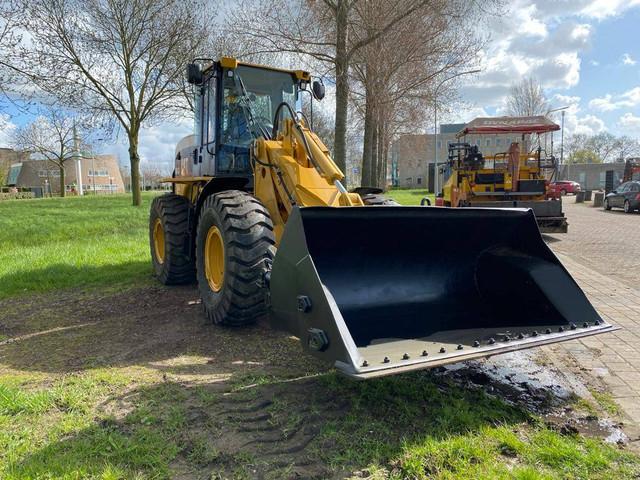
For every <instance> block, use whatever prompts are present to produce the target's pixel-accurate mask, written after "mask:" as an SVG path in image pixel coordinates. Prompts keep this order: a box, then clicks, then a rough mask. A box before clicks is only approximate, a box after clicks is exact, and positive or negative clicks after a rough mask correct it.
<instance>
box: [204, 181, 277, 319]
mask: <svg viewBox="0 0 640 480" xmlns="http://www.w3.org/2000/svg"><path fill="white" fill-rule="evenodd" d="M275 250H276V249H275V236H274V234H273V223H272V222H271V218H270V216H269V212H268V211H267V209H266V208H265V207H264V205H262V203H260V201H259V200H258V199H257V198H255V197H254V196H253V195H250V194H248V193H246V192H242V191H239V190H228V191H224V192H220V193H217V194H215V195H211V196H210V197H208V198H207V199H206V200H205V201H204V204H203V206H202V210H201V212H200V218H199V220H198V233H197V236H196V265H197V277H198V288H199V290H200V296H201V298H202V305H203V307H204V310H205V313H206V314H207V317H208V318H209V319H210V320H211V321H212V322H213V323H218V324H223V325H232V326H240V325H247V324H251V323H254V322H255V321H256V320H258V319H259V318H260V317H262V316H264V315H265V314H266V310H267V308H266V295H265V291H264V289H263V288H261V287H260V286H259V282H261V280H262V278H263V276H264V273H265V272H266V271H267V268H268V263H270V262H271V261H272V260H273V257H274V255H275Z"/></svg>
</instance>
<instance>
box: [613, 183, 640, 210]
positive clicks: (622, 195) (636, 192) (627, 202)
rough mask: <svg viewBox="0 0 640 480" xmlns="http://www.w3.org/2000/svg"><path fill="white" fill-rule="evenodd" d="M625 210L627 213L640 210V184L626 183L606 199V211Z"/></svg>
mask: <svg viewBox="0 0 640 480" xmlns="http://www.w3.org/2000/svg"><path fill="white" fill-rule="evenodd" d="M614 207H616V208H623V209H624V211H625V212H626V213H631V212H633V211H634V210H639V209H640V182H639V181H632V182H625V183H623V184H622V185H620V186H619V187H618V188H616V189H615V190H614V191H613V192H610V193H608V194H607V196H606V197H605V198H604V209H605V210H611V209H612V208H614Z"/></svg>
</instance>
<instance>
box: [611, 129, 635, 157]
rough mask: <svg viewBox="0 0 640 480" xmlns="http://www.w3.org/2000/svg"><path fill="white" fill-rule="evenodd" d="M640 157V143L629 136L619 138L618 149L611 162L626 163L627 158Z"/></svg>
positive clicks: (615, 150)
mask: <svg viewBox="0 0 640 480" xmlns="http://www.w3.org/2000/svg"><path fill="white" fill-rule="evenodd" d="M639 155H640V142H639V141H638V140H637V139H636V138H631V137H629V136H627V135H623V136H621V137H618V139H617V145H616V148H615V149H614V151H613V154H612V158H611V160H613V161H616V162H624V161H625V160H626V159H627V158H631V157H637V156H639Z"/></svg>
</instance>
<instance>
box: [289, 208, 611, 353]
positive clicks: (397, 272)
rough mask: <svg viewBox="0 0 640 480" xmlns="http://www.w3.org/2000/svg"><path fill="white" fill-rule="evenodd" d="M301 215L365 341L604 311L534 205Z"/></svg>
mask: <svg viewBox="0 0 640 480" xmlns="http://www.w3.org/2000/svg"><path fill="white" fill-rule="evenodd" d="M301 216H302V220H303V225H304V233H305V237H306V242H307V247H308V250H309V254H310V255H311V258H312V260H313V262H314V265H315V267H316V269H317V271H318V275H319V278H320V280H321V282H322V283H323V284H324V285H325V286H326V287H327V288H328V290H329V291H330V292H331V294H332V296H333V297H334V299H335V301H336V303H337V305H338V307H339V309H340V312H341V314H342V316H343V318H344V320H345V322H346V325H347V327H348V329H349V332H350V334H351V336H352V338H353V340H354V342H355V343H356V345H357V346H358V347H363V346H367V345H369V344H370V343H372V342H374V341H375V340H376V339H388V338H397V339H411V338H418V337H429V336H430V335H433V334H436V333H438V332H443V331H452V330H457V329H477V328H487V329H499V328H500V327H503V326H511V327H513V326H516V327H520V326H522V327H527V328H529V327H532V328H534V327H535V326H537V325H550V324H553V325H560V326H563V325H568V324H570V323H572V322H584V321H595V320H597V319H598V318H599V317H598V315H597V313H596V312H595V310H594V309H593V307H592V306H591V304H590V303H589V302H588V300H587V299H586V297H585V296H584V294H583V293H582V291H581V290H580V288H579V287H578V286H577V284H576V283H575V281H574V280H573V279H572V278H571V276H570V275H569V274H568V272H567V271H566V270H565V269H564V267H563V266H562V265H561V264H560V262H559V261H558V260H557V258H556V257H555V256H554V255H553V253H552V252H551V251H550V250H549V248H548V247H547V246H546V244H545V243H544V241H543V240H542V237H541V235H540V233H539V231H538V227H537V224H536V220H535V217H534V215H533V213H532V212H531V211H519V210H497V209H471V208H465V209H450V208H437V207H434V208H429V207H415V208H413V207H390V206H389V207H362V208H356V207H352V208H321V207H318V208H305V209H301Z"/></svg>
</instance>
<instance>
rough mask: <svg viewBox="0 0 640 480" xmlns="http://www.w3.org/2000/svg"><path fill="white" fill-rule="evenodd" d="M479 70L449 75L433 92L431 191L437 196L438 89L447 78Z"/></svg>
mask: <svg viewBox="0 0 640 480" xmlns="http://www.w3.org/2000/svg"><path fill="white" fill-rule="evenodd" d="M480 72H481V70H480V69H479V68H478V69H476V70H469V71H466V72H459V73H456V74H455V75H451V76H449V77H447V78H444V79H443V80H441V81H440V83H438V85H437V86H436V89H435V91H434V93H433V127H434V136H433V145H434V148H433V150H434V153H435V155H434V158H433V193H434V195H435V196H436V197H437V196H438V90H440V87H441V86H442V85H443V84H444V83H445V82H448V81H449V80H453V79H454V78H457V77H461V76H462V75H470V74H472V73H480Z"/></svg>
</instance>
